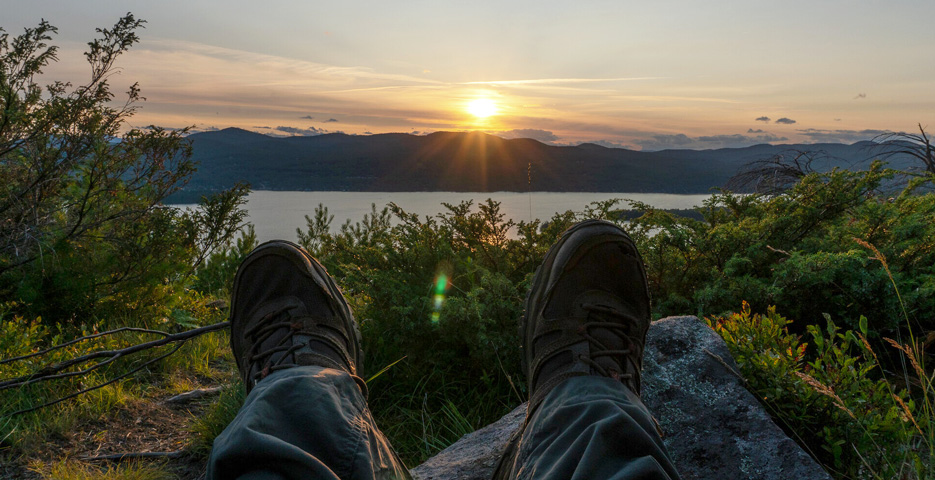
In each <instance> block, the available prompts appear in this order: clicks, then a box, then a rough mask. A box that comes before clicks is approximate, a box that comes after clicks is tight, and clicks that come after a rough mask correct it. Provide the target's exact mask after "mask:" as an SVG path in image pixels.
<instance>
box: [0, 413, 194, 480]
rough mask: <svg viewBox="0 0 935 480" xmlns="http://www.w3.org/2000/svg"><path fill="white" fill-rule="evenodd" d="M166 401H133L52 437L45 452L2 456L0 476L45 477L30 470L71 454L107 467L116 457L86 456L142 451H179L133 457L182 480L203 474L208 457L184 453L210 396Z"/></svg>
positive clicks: (69, 456)
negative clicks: (196, 456) (64, 433)
mask: <svg viewBox="0 0 935 480" xmlns="http://www.w3.org/2000/svg"><path fill="white" fill-rule="evenodd" d="M164 400H165V399H154V400H153V401H137V402H134V403H133V404H131V405H127V406H125V407H121V408H120V409H117V410H115V411H113V412H112V414H111V415H109V416H107V417H105V418H101V419H97V420H94V421H89V422H85V423H82V424H79V425H78V427H77V428H76V429H75V431H74V432H72V433H70V434H67V435H64V436H57V437H56V438H53V439H50V440H49V441H48V442H47V443H46V444H45V445H44V447H43V448H42V449H41V451H37V452H32V453H30V454H27V455H26V456H24V457H21V458H12V459H11V458H0V479H3V480H6V479H34V478H42V476H41V475H40V474H38V473H36V472H34V471H31V470H30V469H29V466H30V465H34V464H35V463H36V462H38V463H41V464H44V465H50V464H52V463H55V462H59V461H61V460H62V459H66V458H67V459H73V460H82V461H84V462H86V463H88V464H90V465H101V466H106V465H107V464H108V463H109V462H110V463H111V464H112V462H114V460H104V459H99V460H87V459H88V458H93V457H102V456H107V455H117V454H127V453H142V452H180V453H176V454H175V455H173V456H171V457H163V458H155V459H144V460H134V461H141V462H153V463H154V464H155V465H159V466H160V467H161V468H162V469H164V470H167V471H169V472H172V473H173V474H175V475H176V476H177V477H178V478H179V479H180V480H196V479H201V478H204V473H205V472H204V469H205V464H204V460H203V459H201V458H194V457H192V456H191V455H189V454H187V453H185V452H184V448H185V445H186V442H187V440H188V436H189V435H190V433H189V426H190V425H191V423H192V421H193V420H194V418H195V417H196V416H197V415H199V414H200V413H201V412H202V411H203V410H204V409H205V406H206V405H207V401H208V400H209V399H204V398H203V399H198V400H192V401H189V402H185V403H181V404H172V405H169V404H166V403H165V402H164Z"/></svg>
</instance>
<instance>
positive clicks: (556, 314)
mask: <svg viewBox="0 0 935 480" xmlns="http://www.w3.org/2000/svg"><path fill="white" fill-rule="evenodd" d="M649 323H650V305H649V289H648V287H647V283H646V273H645V271H644V267H643V261H642V259H641V258H640V255H639V253H638V252H637V250H636V245H635V244H634V243H633V241H632V240H631V239H630V237H629V236H628V235H627V234H626V233H625V232H624V231H623V230H622V229H620V227H618V226H616V225H614V224H612V223H610V222H606V221H601V220H587V221H584V222H581V223H578V224H576V225H574V226H572V227H571V228H569V229H568V230H567V231H565V233H564V234H562V237H561V238H560V239H559V241H558V242H557V243H556V244H555V245H553V246H552V248H551V249H549V252H548V253H547V254H546V256H545V260H544V261H543V262H542V265H541V266H540V267H539V269H538V270H537V271H536V275H535V277H534V279H533V284H532V288H531V289H530V291H529V295H528V296H527V298H526V308H525V313H524V314H523V318H522V321H521V322H520V335H521V337H522V338H523V369H524V371H525V372H526V376H527V378H528V381H529V392H530V400H529V409H528V414H527V415H528V416H531V415H532V413H533V412H534V411H535V409H536V407H538V406H539V404H540V403H541V402H542V399H543V398H544V397H545V395H546V394H547V393H548V392H549V391H551V390H552V388H554V387H555V386H556V385H558V384H559V383H561V382H562V381H564V380H566V379H569V378H572V377H576V376H580V375H600V376H604V377H609V378H613V379H615V380H619V381H620V382H621V383H623V384H624V385H626V386H627V387H629V388H630V390H632V391H633V392H634V393H636V394H637V395H639V393H640V370H641V369H642V365H643V345H644V341H645V339H646V331H647V330H648V329H649ZM528 416H527V418H528Z"/></svg>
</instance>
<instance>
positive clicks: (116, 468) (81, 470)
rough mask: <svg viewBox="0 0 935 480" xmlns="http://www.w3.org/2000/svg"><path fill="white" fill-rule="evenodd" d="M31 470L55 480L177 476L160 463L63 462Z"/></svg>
mask: <svg viewBox="0 0 935 480" xmlns="http://www.w3.org/2000/svg"><path fill="white" fill-rule="evenodd" d="M31 470H32V471H33V472H35V473H38V474H39V475H41V476H42V477H44V478H49V479H55V480H103V479H107V480H169V479H172V478H175V475H174V474H172V473H170V472H168V471H166V470H165V469H164V468H162V467H161V466H160V465H159V464H158V463H157V464H152V463H150V464H146V463H142V462H124V463H122V464H120V465H104V466H95V465H88V464H86V463H82V462H75V461H68V460H61V461H58V462H55V463H53V464H51V465H44V464H39V463H37V464H35V465H33V466H32V467H31Z"/></svg>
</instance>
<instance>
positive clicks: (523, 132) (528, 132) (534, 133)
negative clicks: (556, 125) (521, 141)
mask: <svg viewBox="0 0 935 480" xmlns="http://www.w3.org/2000/svg"><path fill="white" fill-rule="evenodd" d="M493 134H494V135H496V136H498V137H500V138H506V139H508V140H509V139H512V138H531V139H533V140H538V141H540V142H542V143H553V142H555V141H557V140H558V136H557V135H555V134H554V133H552V132H550V131H548V130H539V129H536V128H515V129H513V130H509V131H506V132H493Z"/></svg>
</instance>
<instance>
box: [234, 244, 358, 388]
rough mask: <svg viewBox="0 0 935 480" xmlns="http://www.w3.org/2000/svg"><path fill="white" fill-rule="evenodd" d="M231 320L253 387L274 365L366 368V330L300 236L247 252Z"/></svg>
mask: <svg viewBox="0 0 935 480" xmlns="http://www.w3.org/2000/svg"><path fill="white" fill-rule="evenodd" d="M230 321H231V349H232V350H233V351H234V358H236V360H237V368H238V369H239V370H240V375H241V377H242V378H243V383H244V386H245V387H246V389H247V393H249V392H250V390H252V389H253V387H254V385H256V383H257V382H259V381H260V380H262V379H263V378H265V377H266V376H267V375H269V374H270V373H272V372H275V371H277V370H282V369H286V368H291V367H294V366H298V365H320V366H324V367H329V368H336V369H340V370H344V371H345V372H347V373H350V374H351V375H358V372H359V370H360V368H361V365H360V363H361V358H362V356H363V355H362V352H361V349H360V330H359V329H358V327H357V322H355V321H354V315H353V314H352V313H351V309H350V307H349V306H348V305H347V302H346V301H345V300H344V296H343V295H342V294H341V290H340V289H338V286H337V285H335V283H334V281H333V280H332V279H331V277H330V276H329V275H328V273H327V271H326V270H325V268H324V267H323V266H321V264H320V263H318V261H317V260H315V259H314V258H313V257H312V256H311V255H309V253H308V252H306V251H305V249H303V248H302V247H300V246H298V245H296V244H294V243H291V242H287V241H284V240H274V241H271V242H266V243H264V244H262V245H260V246H258V247H257V248H256V249H254V250H253V251H252V252H251V253H250V255H248V256H247V258H246V259H245V260H244V261H243V263H242V264H241V265H240V268H239V269H238V270H237V275H236V276H235V277H234V289H233V293H232V298H231V313H230ZM359 383H361V382H359Z"/></svg>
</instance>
